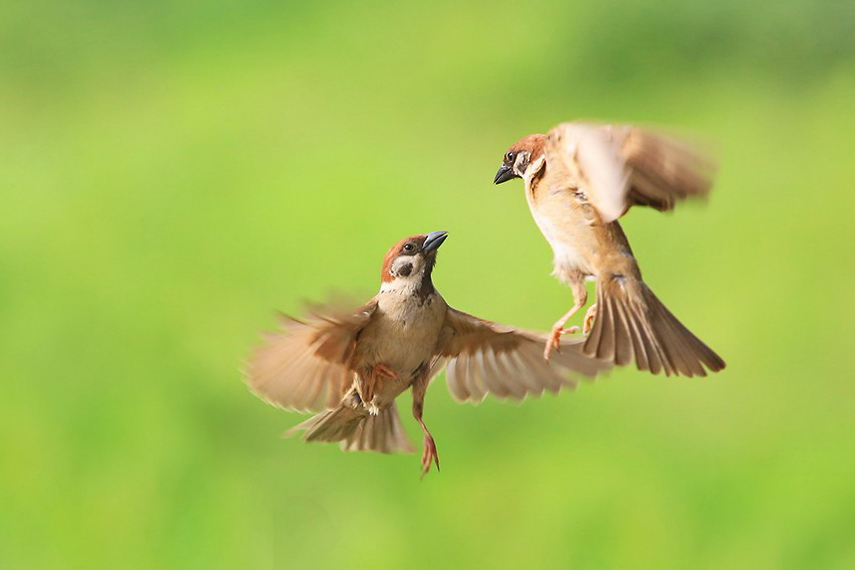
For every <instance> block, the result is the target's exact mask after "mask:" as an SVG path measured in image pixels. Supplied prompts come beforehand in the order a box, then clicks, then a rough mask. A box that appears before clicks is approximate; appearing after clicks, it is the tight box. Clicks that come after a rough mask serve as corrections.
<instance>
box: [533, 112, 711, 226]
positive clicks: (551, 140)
mask: <svg viewBox="0 0 855 570" xmlns="http://www.w3.org/2000/svg"><path fill="white" fill-rule="evenodd" d="M546 153H547V157H548V160H549V165H550V168H552V169H553V171H555V172H560V173H561V177H563V178H564V179H566V181H567V185H568V187H571V188H578V189H579V190H581V191H582V192H583V193H584V195H585V197H586V199H587V201H588V202H589V203H590V204H591V205H593V206H594V207H595V208H596V209H597V211H598V212H599V213H600V216H601V217H602V218H603V220H604V221H605V222H611V221H614V220H616V219H618V218H619V217H621V216H622V215H623V214H624V213H625V212H626V210H627V209H629V208H630V207H631V206H633V205H637V206H649V207H651V208H655V209H657V210H660V211H664V210H670V209H672V208H673V207H674V205H675V204H676V203H677V202H678V201H681V200H684V199H686V198H688V197H690V196H705V195H706V194H708V193H709V191H710V188H711V187H712V177H713V173H714V170H715V165H714V163H713V161H712V160H710V159H709V158H707V157H706V156H704V155H703V154H702V153H701V152H699V151H697V150H695V149H694V148H692V147H691V145H689V144H688V143H687V142H684V141H681V140H678V139H676V138H674V137H670V136H667V135H663V134H660V133H656V132H653V131H649V130H643V129H639V128H634V127H629V126H610V125H595V124H587V123H563V124H561V125H558V126H557V127H555V128H554V129H552V130H551V131H550V132H549V136H548V139H547V147H546Z"/></svg>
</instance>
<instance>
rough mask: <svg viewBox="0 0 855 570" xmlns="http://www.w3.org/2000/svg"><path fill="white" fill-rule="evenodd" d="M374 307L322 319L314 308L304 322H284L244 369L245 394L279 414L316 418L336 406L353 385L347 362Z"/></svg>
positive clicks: (269, 335)
mask: <svg viewBox="0 0 855 570" xmlns="http://www.w3.org/2000/svg"><path fill="white" fill-rule="evenodd" d="M376 306H377V304H376V301H372V302H370V303H368V304H367V305H365V306H363V307H362V308H360V309H359V310H358V311H356V312H354V313H349V314H340V315H334V314H324V312H323V311H324V309H323V308H321V307H315V308H314V309H313V312H312V313H311V314H310V316H309V318H308V319H306V320H305V321H300V320H297V319H293V318H291V317H287V316H284V317H283V318H282V322H281V330H280V331H279V332H276V333H270V334H267V335H265V340H266V341H267V342H266V343H265V344H264V345H263V346H261V347H260V348H258V349H257V350H256V351H255V352H254V353H253V355H252V357H251V359H250V361H249V364H248V366H247V369H246V380H247V384H248V385H249V387H250V389H251V390H252V391H253V392H254V393H255V394H256V395H258V396H259V397H261V398H262V399H264V400H266V401H268V402H270V403H271V404H273V405H275V406H279V407H280V408H285V409H287V410H295V411H300V412H307V411H311V412H318V411H320V410H324V409H329V408H333V407H335V406H337V405H338V403H339V402H340V401H341V398H342V396H343V395H344V393H345V391H346V390H347V389H348V388H349V387H350V385H351V383H352V381H353V371H352V370H350V368H349V367H348V361H349V360H350V358H351V356H352V355H353V350H354V347H355V346H356V338H357V336H358V334H359V331H361V330H362V328H363V327H364V326H365V325H366V324H367V323H368V321H369V320H370V319H371V316H372V314H373V313H374V309H375V308H376Z"/></svg>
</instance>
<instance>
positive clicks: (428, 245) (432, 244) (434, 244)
mask: <svg viewBox="0 0 855 570" xmlns="http://www.w3.org/2000/svg"><path fill="white" fill-rule="evenodd" d="M447 237H448V232H431V233H429V234H428V236H427V237H426V238H425V242H424V243H423V244H422V251H423V252H424V253H429V252H431V251H434V250H436V249H439V246H441V245H442V242H444V241H445V238H447Z"/></svg>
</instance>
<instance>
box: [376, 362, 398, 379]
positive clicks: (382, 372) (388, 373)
mask: <svg viewBox="0 0 855 570" xmlns="http://www.w3.org/2000/svg"><path fill="white" fill-rule="evenodd" d="M374 374H375V375H376V376H385V377H386V378H390V379H392V380H397V379H398V374H397V373H395V371H394V370H392V369H391V368H389V367H388V366H386V365H385V364H375V365H374Z"/></svg>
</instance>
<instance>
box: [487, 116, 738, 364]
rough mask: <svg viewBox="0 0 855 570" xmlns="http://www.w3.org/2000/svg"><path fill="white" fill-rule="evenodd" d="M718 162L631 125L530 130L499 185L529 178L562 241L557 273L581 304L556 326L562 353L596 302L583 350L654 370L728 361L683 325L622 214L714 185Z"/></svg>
mask: <svg viewBox="0 0 855 570" xmlns="http://www.w3.org/2000/svg"><path fill="white" fill-rule="evenodd" d="M712 171H713V165H712V163H711V162H710V161H709V160H707V159H706V158H705V157H703V156H702V155H700V154H698V153H696V152H695V151H693V150H692V149H690V148H689V146H688V145H687V144H685V143H683V142H681V141H678V140H676V139H673V138H670V137H667V136H664V135H661V134H658V133H654V132H650V131H646V130H641V129H638V128H635V127H631V126H604V125H594V124H585V123H564V124H561V125H558V126H557V127H555V128H554V129H552V130H551V131H550V132H549V134H548V135H540V134H537V135H529V136H527V137H524V138H522V139H521V140H520V141H518V142H517V143H515V144H514V145H513V146H512V147H511V148H510V149H509V150H508V151H507V153H506V154H505V156H504V159H503V162H502V166H501V168H499V171H498V173H496V178H495V179H494V183H495V184H501V183H502V182H506V181H508V180H511V179H512V178H522V179H523V181H524V182H525V195H526V199H527V201H528V205H529V208H530V209H531V213H532V216H534V220H535V222H537V225H538V227H539V228H540V231H541V232H542V233H543V235H544V237H546V240H547V241H548V242H549V244H550V245H551V246H552V251H553V253H554V259H553V262H552V263H553V265H554V268H555V269H554V271H553V275H554V276H555V277H557V278H558V280H559V281H561V282H563V283H564V284H566V285H569V286H570V288H571V289H572V291H573V299H574V304H573V307H572V308H571V309H570V310H569V311H568V312H567V313H566V314H565V315H563V316H562V317H561V318H560V319H559V320H558V322H556V323H555V326H554V327H553V328H552V335H551V336H550V337H549V340H548V342H547V343H546V347H545V349H544V357H545V358H547V359H548V358H550V355H552V356H553V357H554V354H553V353H552V351H553V350H554V349H558V348H559V346H560V342H561V340H560V339H561V335H562V334H565V333H569V332H578V331H579V327H571V328H569V329H565V328H564V324H565V323H566V322H567V320H568V319H569V318H570V317H571V316H573V314H574V313H576V311H578V310H579V309H581V308H582V307H583V306H584V305H585V303H586V302H587V291H586V289H585V281H586V280H596V282H597V302H596V303H595V304H594V305H592V306H591V307H590V308H589V309H588V312H587V313H586V315H585V319H584V321H583V333H584V334H586V335H587V337H586V338H585V341H584V345H583V347H582V351H583V352H584V353H585V354H586V355H588V356H591V357H596V358H598V359H601V360H605V361H609V362H614V363H615V364H617V365H621V366H622V365H625V364H629V363H630V362H632V361H633V360H635V363H636V365H637V366H638V368H639V369H640V370H649V371H650V372H652V373H654V374H658V373H659V372H660V371H662V372H664V373H665V374H666V375H671V374H677V375H684V376H695V375H697V376H706V370H704V366H706V367H707V368H708V369H709V370H711V371H713V372H716V371H718V370H721V369H722V368H724V361H723V360H722V359H721V358H720V357H719V356H718V355H717V354H716V353H715V352H713V351H712V350H711V349H710V348H709V347H708V346H707V345H705V344H704V343H703V342H701V341H700V340H699V339H698V338H697V337H696V336H695V335H693V334H692V333H691V332H689V330H688V329H687V328H686V327H685V326H683V325H682V324H681V323H680V321H678V320H677V319H676V317H674V315H672V314H671V312H670V311H669V310H668V309H666V308H665V306H664V305H663V304H662V303H661V302H660V301H659V299H657V298H656V295H654V294H653V291H651V290H650V288H649V287H648V286H647V285H646V284H645V283H644V281H642V279H641V270H640V269H639V268H638V263H637V262H636V260H635V257H634V256H633V253H632V249H631V248H630V247H629V242H628V241H627V238H626V235H624V233H623V230H622V229H621V227H620V224H619V223H618V221H617V219H618V218H620V217H621V216H622V215H623V214H625V213H626V211H627V210H628V209H629V208H630V207H631V206H634V205H638V206H650V207H651V208H655V209H656V210H660V211H665V210H670V209H672V208H673V207H674V204H675V203H676V202H677V201H679V200H683V199H685V198H688V197H691V196H706V195H707V194H708V193H709V191H710V186H711V179H712Z"/></svg>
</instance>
